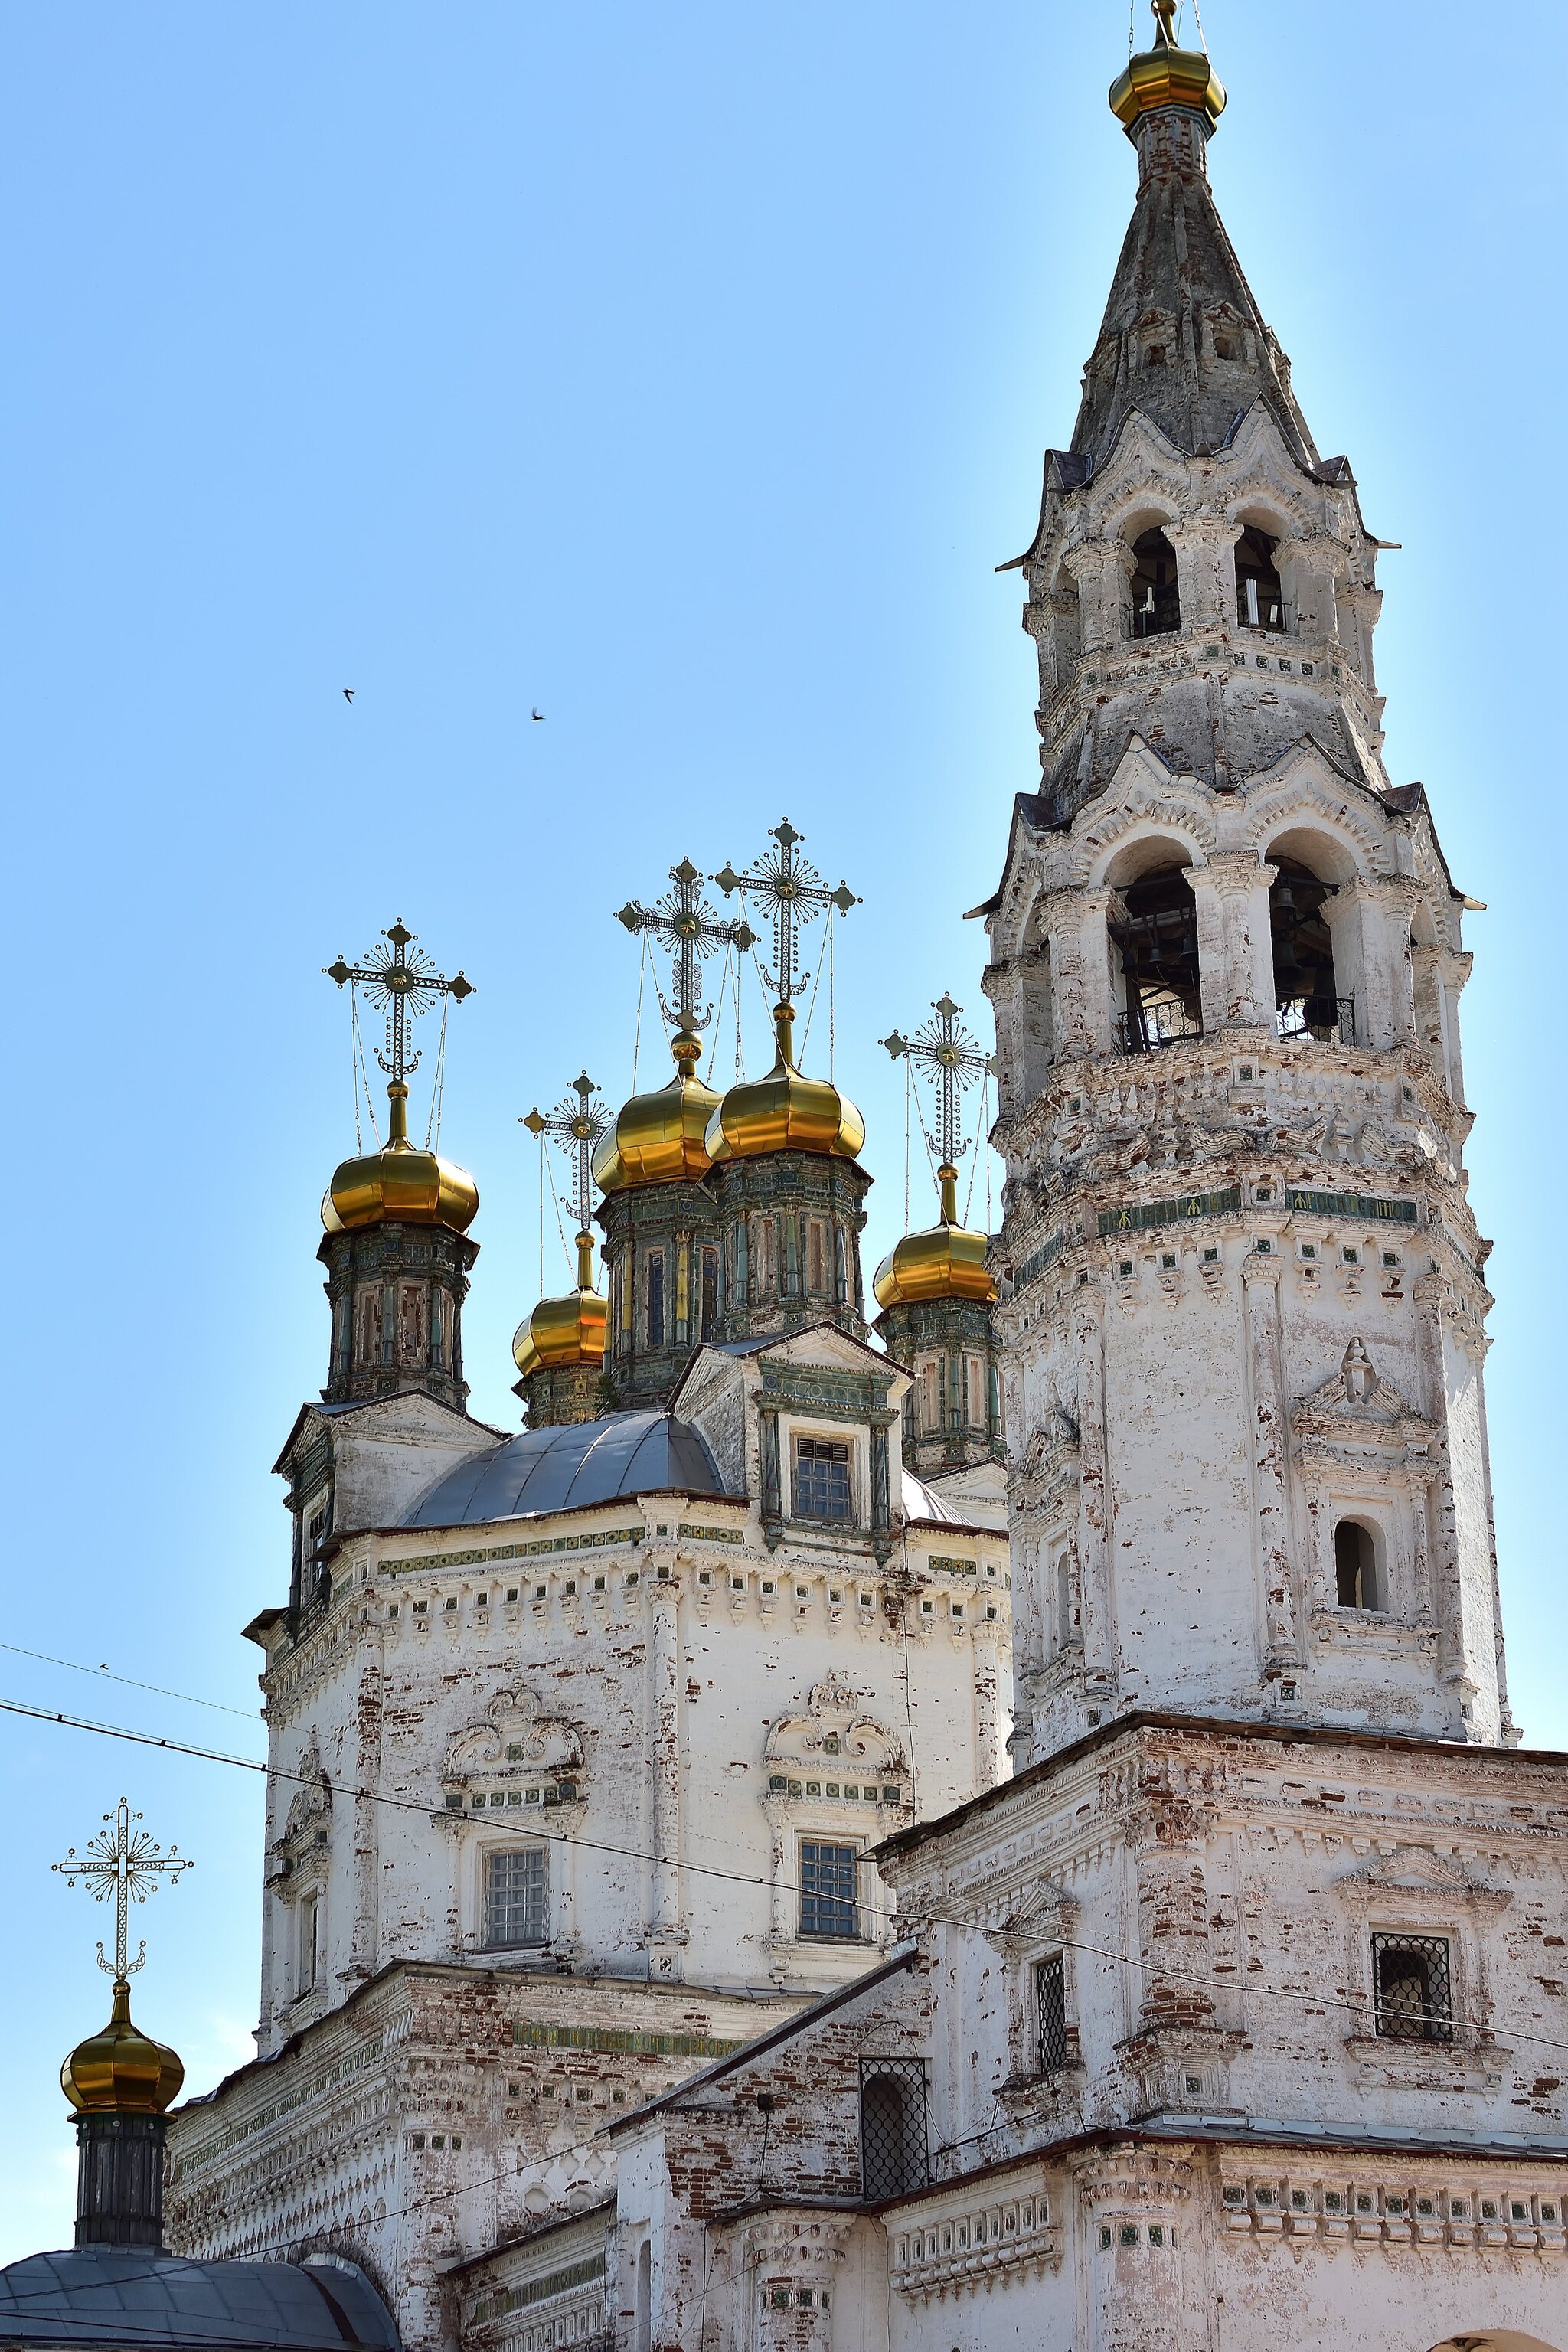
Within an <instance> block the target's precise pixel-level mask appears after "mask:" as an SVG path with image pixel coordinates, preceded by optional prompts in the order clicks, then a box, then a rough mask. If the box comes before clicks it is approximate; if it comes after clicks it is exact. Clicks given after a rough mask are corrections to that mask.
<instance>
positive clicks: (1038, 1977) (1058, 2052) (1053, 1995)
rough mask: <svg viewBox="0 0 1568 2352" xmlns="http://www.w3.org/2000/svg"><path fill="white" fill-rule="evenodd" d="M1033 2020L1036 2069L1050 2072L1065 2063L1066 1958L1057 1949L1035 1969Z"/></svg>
mask: <svg viewBox="0 0 1568 2352" xmlns="http://www.w3.org/2000/svg"><path fill="white" fill-rule="evenodd" d="M1035 2024H1036V2032H1037V2037H1038V2042H1037V2047H1038V2051H1039V2061H1040V2072H1041V2074H1055V2073H1056V2071H1057V2068H1058V2066H1065V2065H1066V2064H1067V2063H1068V2010H1067V1962H1066V1958H1065V1956H1064V1955H1063V1954H1062V1953H1060V1952H1053V1953H1052V1955H1051V1957H1050V1958H1049V1959H1048V1960H1042V1961H1041V1962H1040V1963H1039V1966H1038V1967H1037V1969H1036V1970H1035Z"/></svg>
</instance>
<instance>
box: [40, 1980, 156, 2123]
mask: <svg viewBox="0 0 1568 2352" xmlns="http://www.w3.org/2000/svg"><path fill="white" fill-rule="evenodd" d="M184 2079H185V2070H184V2066H183V2065H182V2064H181V2063H180V2061H179V2059H178V2058H177V2057H176V2056H175V2054H174V2051H172V2050H170V2049H168V2048H167V2047H166V2046H165V2045H164V2043H163V2042H150V2041H149V2040H148V2038H147V2036H146V2034H144V2033H139V2032H137V2030H136V2028H135V2026H134V2025H132V2022H131V1987H130V1985H129V1984H128V1983H127V1982H126V1980H125V1979H124V1978H123V1977H116V1978H115V1979H114V2008H113V2011H112V2012H111V2014H110V2020H109V2023H108V2024H107V2025H106V2026H104V2027H103V2028H102V2030H101V2032H98V2033H90V2034H89V2036H88V2038H87V2040H86V2041H85V2042H78V2043H77V2046H76V2048H75V2049H74V2050H73V2051H72V2052H71V2054H70V2056H69V2057H68V2059H67V2060H66V2063H65V2064H64V2065H63V2066H62V2067H61V2068H60V2088H61V2090H62V2091H63V2092H64V2093H65V2095H66V2096H67V2098H68V2100H69V2101H70V2103H71V2105H72V2106H73V2107H75V2108H76V2109H77V2111H78V2113H79V2114H85V2115H105V2114H116V2115H122V2116H161V2115H162V2114H163V2110H164V2108H165V2107H167V2106H168V2105H170V2103H171V2101H172V2100H174V2099H176V2098H177V2097H178V2096H179V2093H180V2085H181V2084H182V2083H183V2082H184Z"/></svg>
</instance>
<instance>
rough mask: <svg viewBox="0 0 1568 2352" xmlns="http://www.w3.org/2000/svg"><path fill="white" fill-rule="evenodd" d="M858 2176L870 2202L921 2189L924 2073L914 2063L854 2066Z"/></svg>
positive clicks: (867, 2061) (879, 2061) (878, 2061)
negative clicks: (857, 2074)
mask: <svg viewBox="0 0 1568 2352" xmlns="http://www.w3.org/2000/svg"><path fill="white" fill-rule="evenodd" d="M860 2175H861V2181H862V2184H863V2192H864V2194H865V2195H866V2196H867V2197H868V2198H871V2199H880V2198H884V2197H906V2196H908V2195H909V2194H910V2190H912V2189H923V2188H924V2187H925V2185H926V2181H927V2179H928V2177H929V2164H928V2160H927V2156H926V2092H925V2068H924V2067H923V2065H921V2062H920V2060H919V2059H917V2058H863V2059H862V2060H861V2062H860Z"/></svg>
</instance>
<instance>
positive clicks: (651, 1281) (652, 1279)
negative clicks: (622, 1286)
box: [643, 1250, 664, 1348]
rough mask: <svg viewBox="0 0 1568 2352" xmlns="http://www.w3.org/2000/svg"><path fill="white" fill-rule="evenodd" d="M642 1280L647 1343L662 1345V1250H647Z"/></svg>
mask: <svg viewBox="0 0 1568 2352" xmlns="http://www.w3.org/2000/svg"><path fill="white" fill-rule="evenodd" d="M646 1263H647V1272H646V1274H645V1276H644V1277H643V1278H644V1281H645V1283H646V1285H647V1344H648V1346H649V1347H650V1348H662V1347H663V1345H664V1252H663V1251H662V1250H649V1252H648V1254H647V1262H646Z"/></svg>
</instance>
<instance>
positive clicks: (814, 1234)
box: [805, 1217, 827, 1297]
mask: <svg viewBox="0 0 1568 2352" xmlns="http://www.w3.org/2000/svg"><path fill="white" fill-rule="evenodd" d="M805 1286H806V1288H807V1290H808V1291H810V1292H811V1294H812V1296H813V1297H821V1296H822V1294H823V1292H824V1291H826V1288H827V1234H826V1230H825V1228H824V1226H823V1223H822V1221H821V1219H820V1218H819V1217H808V1218H807V1219H806V1221H805Z"/></svg>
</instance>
